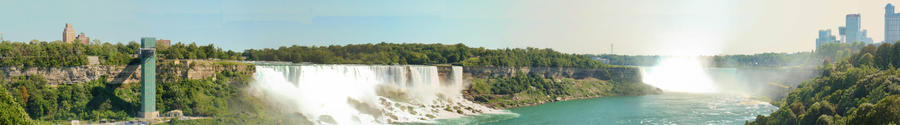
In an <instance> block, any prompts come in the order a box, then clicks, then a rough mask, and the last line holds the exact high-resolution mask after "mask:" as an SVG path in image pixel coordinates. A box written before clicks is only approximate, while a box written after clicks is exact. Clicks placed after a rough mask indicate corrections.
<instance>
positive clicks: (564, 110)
mask: <svg viewBox="0 0 900 125" xmlns="http://www.w3.org/2000/svg"><path fill="white" fill-rule="evenodd" d="M776 109H777V107H775V106H772V105H771V104H769V103H765V102H761V101H757V100H753V99H748V98H746V97H743V96H737V95H728V94H690V93H665V94H660V95H647V96H617V97H602V98H593V99H583V100H571V101H562V102H552V103H546V104H542V105H537V106H529V107H520V108H513V109H509V110H508V111H509V112H512V113H509V114H488V115H478V116H468V117H463V118H456V119H441V120H438V121H437V123H438V124H486V125H531V124H538V125H597V124H603V125H606V124H688V125H694V124H716V125H719V124H734V125H739V124H744V122H745V121H748V120H751V121H752V120H754V119H755V118H756V116H757V115H768V114H769V113H771V112H773V111H774V110H776Z"/></svg>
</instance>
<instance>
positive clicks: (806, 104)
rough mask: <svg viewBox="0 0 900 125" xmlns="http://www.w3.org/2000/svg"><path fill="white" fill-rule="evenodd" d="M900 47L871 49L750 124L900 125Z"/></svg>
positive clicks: (829, 68) (826, 69) (826, 70)
mask: <svg viewBox="0 0 900 125" xmlns="http://www.w3.org/2000/svg"><path fill="white" fill-rule="evenodd" d="M897 52H900V44H893V45H891V44H887V43H885V44H881V45H879V46H877V47H876V46H875V45H868V46H866V47H863V48H862V50H860V51H859V52H858V53H856V54H853V55H852V56H850V57H849V58H846V59H844V60H840V61H838V62H836V63H833V64H831V63H829V62H825V65H824V66H822V67H821V69H820V70H822V71H823V74H822V76H821V77H818V78H815V79H812V80H810V81H808V82H805V83H803V84H801V85H799V86H798V87H797V88H796V89H794V90H793V91H792V92H791V93H790V95H789V96H788V97H786V98H784V99H783V100H781V101H780V102H779V103H778V104H779V107H780V108H779V109H778V111H776V112H774V113H772V114H771V115H770V116H762V115H760V116H757V118H756V121H755V122H752V123H748V124H869V125H872V124H900V77H898V76H900V69H897V68H895V67H898V66H900V54H898V53H897Z"/></svg>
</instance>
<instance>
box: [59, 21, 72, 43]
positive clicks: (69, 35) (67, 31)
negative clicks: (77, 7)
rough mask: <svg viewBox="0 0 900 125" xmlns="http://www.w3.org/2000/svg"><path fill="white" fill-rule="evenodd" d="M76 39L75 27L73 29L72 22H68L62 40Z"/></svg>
mask: <svg viewBox="0 0 900 125" xmlns="http://www.w3.org/2000/svg"><path fill="white" fill-rule="evenodd" d="M74 40H75V29H72V23H66V28H65V29H63V38H62V41H63V42H66V43H69V42H72V41H74Z"/></svg>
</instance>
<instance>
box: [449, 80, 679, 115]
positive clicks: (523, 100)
mask: <svg viewBox="0 0 900 125" xmlns="http://www.w3.org/2000/svg"><path fill="white" fill-rule="evenodd" d="M517 74H519V75H515V76H512V77H487V78H475V79H474V80H473V81H472V85H471V86H469V88H468V89H467V90H466V91H465V93H466V94H465V95H466V98H469V100H473V101H475V102H478V103H482V104H486V105H488V106H492V107H495V108H512V107H519V106H527V105H535V104H541V103H545V102H553V101H563V100H570V99H580V98H591V97H600V96H623V95H624V96H630V95H646V94H655V93H660V92H661V91H659V90H658V89H656V88H654V87H652V86H649V85H646V84H643V83H624V82H620V81H606V80H599V79H593V78H588V79H572V78H561V79H546V78H543V77H542V76H537V75H533V74H525V73H517Z"/></svg>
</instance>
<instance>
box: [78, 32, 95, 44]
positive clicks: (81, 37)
mask: <svg viewBox="0 0 900 125" xmlns="http://www.w3.org/2000/svg"><path fill="white" fill-rule="evenodd" d="M75 39H77V40H80V41H78V42H80V43H81V44H89V43H90V42H91V38H88V37H87V36H85V35H84V32H81V34H79V35H78V37H75Z"/></svg>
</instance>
